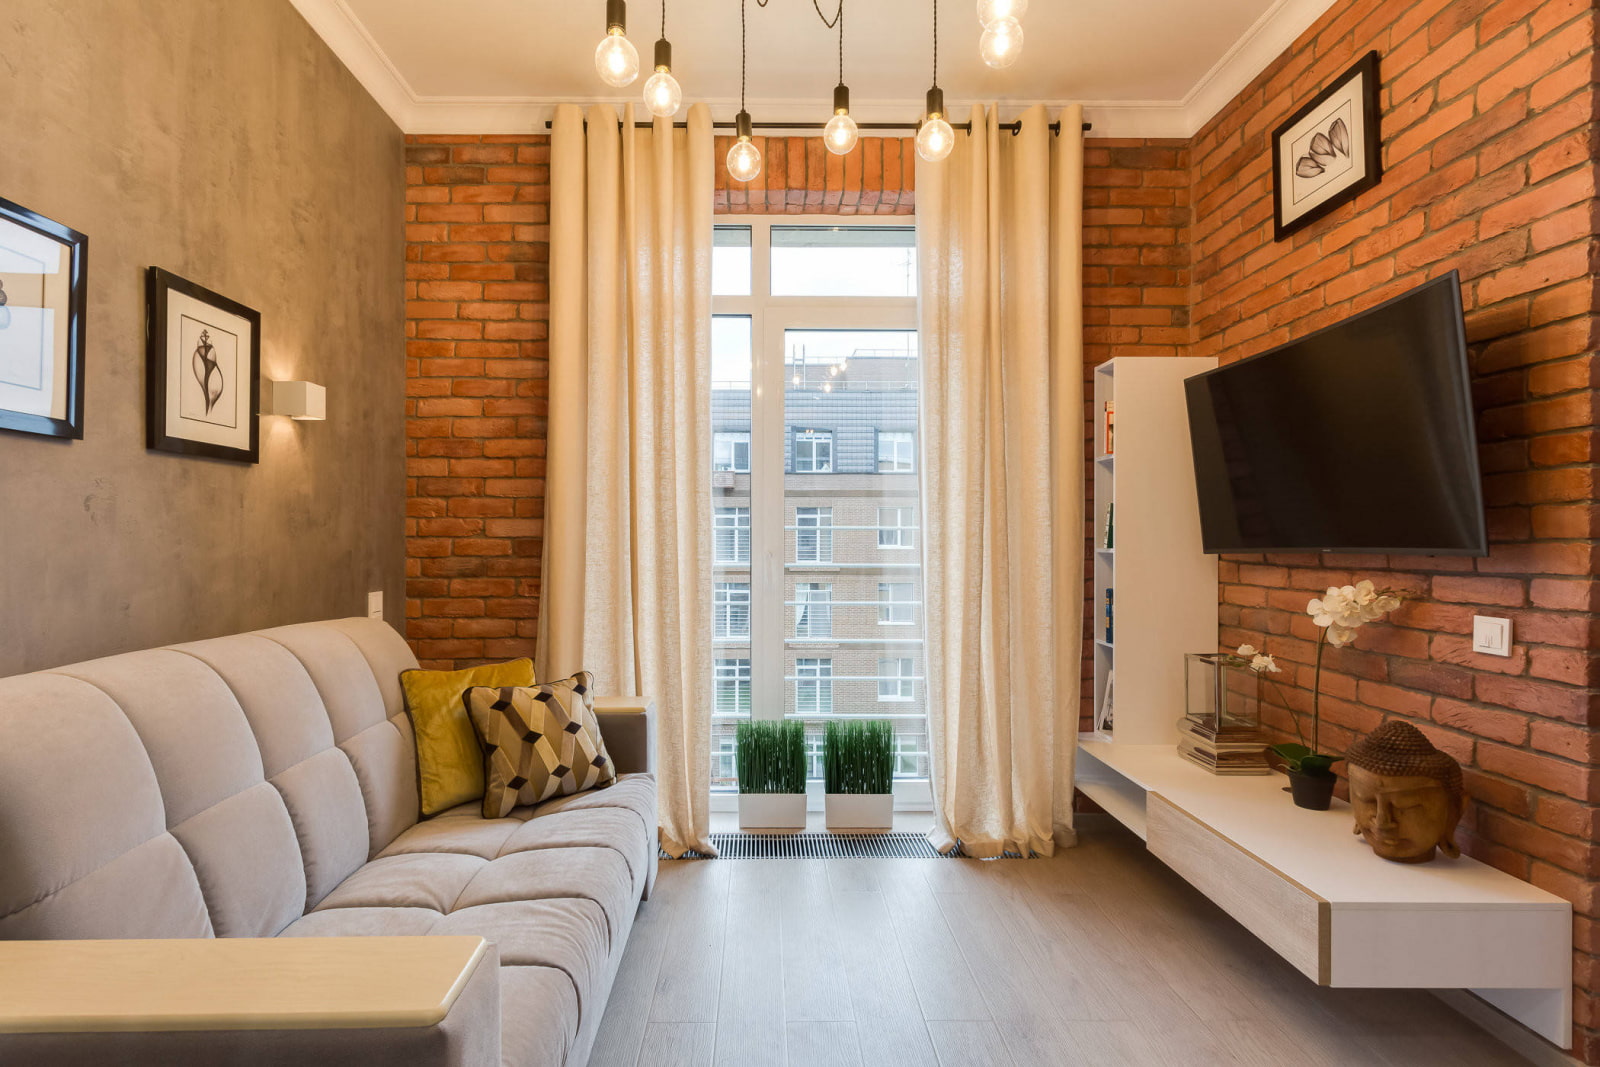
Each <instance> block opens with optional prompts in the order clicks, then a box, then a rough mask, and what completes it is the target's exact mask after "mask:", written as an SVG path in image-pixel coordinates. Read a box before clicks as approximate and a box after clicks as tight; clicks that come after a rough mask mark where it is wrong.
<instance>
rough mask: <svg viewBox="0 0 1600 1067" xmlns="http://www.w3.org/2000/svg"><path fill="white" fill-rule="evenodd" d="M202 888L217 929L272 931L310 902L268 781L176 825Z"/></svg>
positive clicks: (296, 848)
mask: <svg viewBox="0 0 1600 1067" xmlns="http://www.w3.org/2000/svg"><path fill="white" fill-rule="evenodd" d="M172 836H173V837H176V838H177V839H178V843H179V844H181V845H182V846H183V850H184V852H186V853H187V854H188V856H189V862H190V863H192V864H194V872H195V876H196V877H197V878H198V879H199V881H200V889H201V891H202V892H203V893H204V894H205V899H206V906H207V907H208V909H209V910H210V913H211V926H212V929H214V930H215V931H216V934H217V936H218V937H271V936H272V935H273V934H276V933H277V932H278V931H279V930H282V929H283V928H284V927H285V926H288V925H289V924H290V923H291V922H293V921H294V920H296V919H298V918H299V917H300V915H301V913H302V912H304V911H305V908H306V876H305V869H304V868H303V867H302V866H301V860H300V844H299V842H298V841H297V840H296V838H295V831H294V824H293V823H291V822H290V821H289V812H288V811H287V810H286V809H285V808H284V806H283V798H282V797H281V796H279V795H278V791H277V790H276V789H274V788H272V786H270V785H268V784H267V783H266V782H262V783H261V784H259V785H256V786H252V787H251V788H249V789H246V790H245V791H244V792H242V793H236V794H234V795H233V796H231V797H229V798H228V799H227V800H224V801H222V802H221V803H219V804H213V805H212V806H211V807H209V808H207V809H206V810H205V811H202V812H201V813H200V814H199V815H196V816H194V817H193V818H192V819H189V820H187V821H186V822H182V823H180V824H178V825H177V826H174V827H173V828H172Z"/></svg>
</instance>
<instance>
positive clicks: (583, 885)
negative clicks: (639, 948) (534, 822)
mask: <svg viewBox="0 0 1600 1067" xmlns="http://www.w3.org/2000/svg"><path fill="white" fill-rule="evenodd" d="M562 899H570V900H589V901H593V902H594V903H595V904H596V905H598V906H599V908H600V910H601V913H602V914H603V915H604V916H605V919H606V932H607V933H608V934H609V935H611V937H613V938H616V939H617V940H621V937H620V935H621V933H622V931H624V930H626V929H627V927H628V924H629V922H630V921H631V919H632V914H633V909H634V906H635V903H636V902H637V901H638V899H639V895H638V893H636V892H635V891H634V885H633V876H632V874H631V872H630V871H629V870H628V862H627V860H625V859H623V857H622V854H621V853H620V852H618V851H616V850H615V849H612V848H549V849H540V850H538V851H534V852H517V853H513V854H512V855H509V856H501V857H500V858H499V859H493V860H489V861H487V862H486V863H484V865H483V867H482V869H481V870H479V871H478V872H477V873H476V874H475V875H473V877H472V880H471V881H469V882H468V883H467V884H466V886H465V887H464V888H463V889H462V890H461V895H460V896H459V897H457V898H456V901H455V908H454V909H453V910H454V911H461V910H463V909H470V908H475V907H480V906H482V905H485V904H506V903H512V902H515V901H519V900H562ZM608 943H609V942H608Z"/></svg>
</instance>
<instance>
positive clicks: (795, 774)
mask: <svg viewBox="0 0 1600 1067" xmlns="http://www.w3.org/2000/svg"><path fill="white" fill-rule="evenodd" d="M734 741H735V743H736V746H737V747H736V748H735V749H734V762H735V764H736V766H737V768H738V771H739V829H741V830H804V829H805V826H806V724H805V723H803V722H799V721H791V720H784V721H773V720H771V719H747V720H745V721H744V722H741V723H739V724H738V726H737V727H735V729H734Z"/></svg>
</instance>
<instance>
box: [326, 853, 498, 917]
mask: <svg viewBox="0 0 1600 1067" xmlns="http://www.w3.org/2000/svg"><path fill="white" fill-rule="evenodd" d="M491 862H493V861H491V860H486V859H480V858H479V857H477V856H463V855H457V854H452V853H448V852H417V853H412V854H410V855H400V856H385V857H381V858H379V859H375V860H373V861H372V862H371V863H369V864H367V865H366V866H365V867H363V868H361V869H360V870H359V871H357V872H356V873H355V874H352V875H351V876H350V877H349V878H347V879H345V881H344V884H343V885H341V886H339V888H338V889H335V890H334V891H333V892H332V893H329V894H328V895H327V896H326V897H325V898H323V901H322V903H321V904H319V905H317V910H319V911H322V910H325V909H327V908H429V909H431V910H433V911H436V912H439V913H440V914H441V915H442V914H444V913H445V912H447V911H453V910H454V909H455V907H456V901H457V899H458V898H459V897H460V896H461V891H462V890H463V889H465V888H466V887H467V883H468V882H470V881H472V879H473V878H474V877H475V876H476V875H477V874H478V873H479V872H480V871H482V870H483V869H484V868H485V867H486V866H488V865H489V864H490V863H491Z"/></svg>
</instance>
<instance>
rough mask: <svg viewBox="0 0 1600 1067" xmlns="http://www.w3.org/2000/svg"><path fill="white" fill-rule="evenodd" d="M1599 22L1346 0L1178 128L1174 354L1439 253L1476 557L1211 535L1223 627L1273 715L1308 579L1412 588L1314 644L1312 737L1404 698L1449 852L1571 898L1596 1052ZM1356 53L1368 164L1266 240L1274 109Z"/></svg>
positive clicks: (1341, 745)
mask: <svg viewBox="0 0 1600 1067" xmlns="http://www.w3.org/2000/svg"><path fill="white" fill-rule="evenodd" d="M1595 30H1596V26H1595V13H1594V11H1593V10H1592V8H1591V5H1590V4H1588V3H1583V2H1551V3H1543V4H1527V3H1521V2H1518V0H1473V2H1460V0H1457V2H1446V0H1415V2H1411V3H1406V4H1393V3H1385V2H1383V0H1342V2H1340V3H1336V4H1335V5H1334V6H1333V7H1332V8H1331V9H1329V11H1328V12H1327V13H1326V14H1325V15H1324V16H1323V17H1322V18H1321V19H1320V20H1318V22H1317V23H1316V24H1315V25H1314V26H1313V27H1311V29H1309V30H1308V31H1307V32H1306V33H1305V34H1304V35H1302V37H1301V38H1300V39H1299V40H1298V41H1297V42H1296V43H1295V44H1294V46H1293V47H1292V48H1290V49H1289V50H1288V52H1286V53H1285V55H1284V56H1282V57H1280V58H1279V59H1278V60H1277V61H1276V62H1275V63H1273V65H1272V66H1271V67H1269V68H1268V69H1267V70H1266V71H1265V72H1263V73H1262V75H1261V76H1260V77H1258V78H1257V79H1256V80H1255V81H1254V82H1253V83H1252V84H1251V85H1250V86H1249V87H1248V88H1246V89H1245V91H1244V92H1243V93H1241V94H1240V96H1239V97H1238V98H1236V99H1235V100H1234V101H1233V102H1232V103H1231V104H1230V105H1229V106H1228V107H1227V108H1225V109H1224V110H1223V111H1222V112H1221V113H1220V114H1219V115H1217V116H1216V117H1215V118H1214V119H1213V120H1212V121H1211V122H1210V123H1209V124H1207V126H1206V127H1205V128H1204V129H1203V130H1201V131H1200V133H1199V134H1198V135H1197V136H1196V137H1195V138H1194V139H1193V142H1192V143H1191V144H1190V145H1189V146H1188V152H1189V156H1188V166H1189V193H1190V196H1191V197H1192V206H1193V211H1194V216H1193V221H1192V223H1191V224H1190V232H1189V235H1188V244H1189V269H1190V270H1191V271H1192V277H1191V279H1190V294H1191V295H1190V324H1191V325H1190V329H1191V334H1192V335H1191V339H1190V342H1189V346H1188V349H1187V350H1188V351H1189V352H1191V353H1193V354H1196V355H1207V356H1215V357H1217V358H1219V359H1220V360H1222V361H1223V362H1224V363H1226V362H1231V361H1233V360H1236V359H1240V358H1243V357H1245V356H1249V355H1252V354H1254V353H1256V352H1259V351H1262V350H1263V349H1266V348H1268V347H1271V346H1272V345H1275V344H1278V343H1281V342H1284V341H1287V340H1289V339H1290V338H1293V337H1297V336H1301V335H1303V334H1305V333H1307V332H1309V331H1311V330H1314V329H1316V328H1318V327H1320V326H1325V325H1327V324H1328V323H1331V322H1334V321H1336V320H1338V319H1341V318H1344V317H1345V316H1348V315H1350V314H1353V313H1354V312H1357V311H1360V310H1362V309H1364V308H1367V307H1370V306H1372V305H1374V304H1376V303H1378V302H1380V301H1382V300H1384V299H1386V298H1388V297H1390V296H1393V295H1395V294H1397V293H1399V292H1401V291H1403V290H1405V289H1407V288H1410V287H1412V286H1414V285H1417V284H1419V283H1421V282H1422V281H1424V280H1426V279H1428V278H1432V277H1437V276H1438V275H1440V274H1442V273H1444V272H1445V271H1447V270H1450V269H1451V268H1455V269H1457V270H1459V271H1460V272H1461V277H1462V282H1463V294H1462V295H1463V298H1464V301H1465V306H1466V310H1467V328H1468V337H1469V343H1470V345H1471V354H1472V371H1473V386H1474V395H1475V400H1476V407H1477V412H1478V427H1479V454H1480V458H1481V460H1482V463H1483V467H1484V490H1485V494H1486V497H1487V504H1488V509H1489V510H1488V514H1489V528H1490V539H1491V542H1492V551H1491V553H1490V555H1489V556H1488V557H1487V558H1485V559H1479V560H1468V559H1458V558H1433V559H1430V558H1416V557H1413V558H1406V557H1397V556H1318V555H1273V556H1267V557H1260V556H1232V557H1224V559H1223V561H1222V564H1221V577H1222V582H1223V586H1222V596H1221V598H1220V600H1221V604H1220V607H1219V609H1218V610H1219V615H1220V619H1221V624H1222V633H1221V637H1222V643H1223V644H1224V645H1226V646H1231V645H1235V644H1238V643H1241V642H1245V641H1248V642H1251V643H1253V644H1257V645H1262V644H1264V645H1265V646H1266V647H1268V648H1269V649H1270V650H1272V651H1274V652H1275V653H1276V654H1277V656H1278V659H1279V662H1280V664H1281V665H1282V666H1283V667H1284V671H1285V673H1284V674H1283V675H1281V676H1279V677H1280V678H1281V679H1282V685H1281V686H1272V685H1269V686H1267V687H1265V689H1264V695H1265V696H1267V697H1268V699H1269V701H1270V703H1271V704H1272V705H1273V707H1271V708H1269V710H1268V712H1267V714H1268V716H1269V721H1270V724H1271V725H1272V726H1273V727H1274V728H1276V729H1277V730H1278V731H1279V732H1287V731H1288V730H1289V728H1290V718H1289V716H1290V715H1291V714H1301V715H1303V714H1304V713H1305V712H1306V711H1308V710H1309V707H1310V699H1311V690H1310V686H1311V676H1312V670H1311V664H1312V659H1313V652H1314V648H1315V645H1314V641H1315V638H1316V634H1317V631H1316V628H1315V627H1314V626H1312V625H1311V621H1310V619H1309V618H1308V617H1307V616H1306V615H1305V614H1304V609H1305V604H1306V601H1307V600H1308V599H1309V598H1310V597H1312V596H1314V595H1316V594H1317V593H1319V592H1320V591H1321V590H1323V589H1325V588H1326V587H1327V586H1329V585H1332V584H1344V583H1346V582H1349V581H1350V580H1352V579H1353V578H1359V577H1369V578H1372V579H1373V580H1374V581H1376V582H1377V583H1378V584H1380V585H1388V586H1393V587H1396V588H1400V589H1404V590H1406V591H1408V592H1409V593H1411V594H1412V595H1413V596H1414V598H1415V599H1414V600H1412V601H1411V602H1410V603H1408V604H1406V605H1405V606H1404V607H1402V608H1401V610H1400V611H1399V612H1397V613H1396V614H1395V615H1394V616H1393V617H1392V619H1391V621H1390V622H1389V623H1387V624H1383V625H1375V626H1370V627H1368V628H1366V629H1364V630H1363V631H1362V632H1361V635H1360V637H1359V638H1358V640H1357V642H1356V645H1355V647H1353V648H1350V649H1344V650H1337V651H1330V652H1329V654H1328V658H1327V665H1326V668H1325V671H1324V677H1323V692H1324V696H1323V704H1322V707H1323V745H1324V747H1325V748H1327V749H1329V750H1331V751H1343V750H1344V749H1345V748H1346V747H1347V746H1348V745H1349V743H1350V742H1351V741H1352V740H1353V739H1354V737H1355V736H1356V735H1357V734H1358V733H1362V732H1365V731H1367V730H1370V729H1372V728H1373V727H1375V726H1376V725H1377V724H1378V723H1379V722H1380V721H1382V720H1383V719H1385V718H1389V717H1398V718H1404V719H1407V720H1410V721H1412V722H1414V723H1416V725H1417V726H1419V727H1420V728H1421V729H1422V730H1423V731H1424V732H1425V733H1427V734H1428V735H1429V737H1431V738H1432V739H1433V740H1434V742H1435V743H1436V744H1438V745H1439V746H1440V747H1441V748H1443V749H1445V750H1446V751H1448V752H1449V753H1451V754H1452V755H1453V756H1455V757H1456V758H1457V759H1459V760H1460V761H1461V762H1462V764H1463V766H1464V767H1465V768H1466V778H1467V788H1468V792H1469V793H1470V794H1471V796H1472V798H1473V800H1472V803H1471V804H1470V805H1469V807H1468V812H1467V817H1466V820H1465V822H1464V823H1463V834H1462V837H1463V847H1464V848H1465V849H1466V851H1468V852H1469V853H1470V854H1472V855H1474V856H1476V857H1477V858H1479V859H1481V860H1484V861H1485V862H1487V863H1490V864H1493V865H1494V866H1496V867H1499V868H1501V869H1502V870H1505V871H1508V872H1510V873H1511V874H1514V875H1516V876H1517V877H1519V878H1523V879H1526V880H1529V881H1532V882H1534V883H1536V884H1539V885H1542V886H1544V887H1545V888H1547V889H1549V890H1551V891H1552V892H1555V893H1557V894H1559V895H1561V896H1563V897H1566V898H1567V899H1569V900H1571V901H1572V902H1573V905H1574V908H1575V910H1576V912H1577V919H1576V922H1577V930H1576V933H1577V935H1578V936H1577V944H1578V946H1579V949H1578V952H1577V955H1576V958H1575V960H1574V976H1575V982H1576V992H1577V998H1578V999H1577V1006H1576V1018H1577V1032H1576V1041H1577V1046H1578V1050H1579V1052H1580V1054H1581V1055H1582V1056H1583V1057H1584V1058H1585V1060H1586V1062H1589V1063H1595V1062H1597V1061H1600V1030H1597V1027H1600V998H1597V996H1596V986H1595V982H1596V980H1597V978H1600V968H1597V959H1596V957H1595V955H1594V954H1593V953H1594V950H1595V948H1596V944H1595V935H1594V922H1595V919H1596V917H1597V914H1600V913H1597V908H1600V899H1597V895H1596V886H1597V884H1600V883H1597V881H1596V879H1597V878H1600V837H1597V833H1596V831H1597V826H1600V809H1597V806H1596V802H1597V801H1600V775H1597V773H1596V757H1597V744H1596V737H1597V735H1596V731H1595V727H1596V725H1597V722H1596V707H1597V703H1596V699H1595V697H1596V690H1595V688H1594V687H1595V685H1596V682H1597V680H1600V678H1597V674H1600V672H1597V660H1596V655H1595V651H1594V649H1595V638H1596V630H1597V623H1600V619H1597V617H1596V615H1595V614H1594V610H1595V604H1596V593H1597V591H1596V580H1595V574H1596V568H1595V563H1596V558H1595V542H1594V537H1595V531H1596V526H1597V521H1596V520H1597V518H1600V507H1597V506H1596V494H1595V486H1594V466H1593V463H1594V460H1595V457H1596V454H1597V449H1600V435H1597V433H1596V430H1595V426H1594V422H1595V420H1594V404H1595V393H1594V391H1593V387H1594V384H1595V375H1596V360H1595V346H1596V341H1595V324H1596V317H1595V312H1596V310H1597V309H1596V302H1595V275H1594V270H1595V241H1594V237H1593V234H1594V232H1595V222H1596V199H1595V165H1594V162H1593V160H1594V157H1595V147H1596V132H1595V131H1596V128H1595V114H1596V97H1595V90H1594V86H1593V84H1592V81H1593V73H1594V66H1595V54H1594V42H1595ZM1369 49H1376V50H1377V51H1378V52H1379V54H1380V56H1381V69H1382V81H1383V96H1382V103H1383V138H1384V176H1383V180H1382V182H1381V183H1380V184H1379V185H1378V186H1377V187H1376V188H1374V189H1372V190H1369V191H1368V192H1366V193H1364V194H1362V195H1361V196H1360V197H1358V198H1357V199H1356V200H1354V201H1353V202H1351V203H1349V204H1346V205H1344V206H1342V207H1340V208H1338V209H1337V210H1336V211H1334V212H1333V213H1332V214H1330V215H1329V216H1327V217H1326V218H1323V219H1321V220H1319V221H1317V222H1316V223H1313V224H1312V225H1310V226H1309V227H1307V228H1305V229H1303V230H1301V231H1299V232H1298V233H1296V234H1294V235H1293V236H1292V237H1290V238H1289V239H1287V240H1285V241H1282V242H1274V240H1273V227H1272V176H1271V173H1270V169H1271V162H1270V161H1271V143H1270V137H1271V132H1272V130H1273V129H1274V128H1275V127H1276V126H1277V125H1278V124H1279V123H1280V122H1282V121H1283V120H1284V119H1285V118H1286V117H1287V116H1288V115H1289V114H1290V113H1291V112H1292V111H1293V110H1294V109H1295V107H1296V106H1297V104H1299V103H1301V102H1303V101H1304V100H1306V99H1308V98H1309V97H1310V96H1312V95H1313V94H1315V92H1316V91H1317V90H1318V88H1320V87H1321V86H1323V85H1325V84H1327V83H1328V82H1329V81H1330V80H1331V79H1332V78H1334V77H1336V76H1337V75H1338V74H1339V73H1341V72H1342V71H1343V70H1344V69H1345V68H1347V67H1348V66H1349V65H1350V64H1351V63H1353V62H1354V61H1355V60H1356V59H1357V58H1359V57H1360V56H1361V55H1362V54H1364V53H1365V52H1367V51H1368V50H1369ZM1163 179H1164V173H1163ZM1113 232H1114V231H1113ZM1121 336H1125V335H1119V337H1121ZM1130 340H1131V339H1130ZM1137 340H1138V342H1140V343H1141V344H1142V342H1143V340H1144V339H1143V338H1142V337H1141V338H1139V339H1137ZM1126 352H1127V350H1126V349H1123V348H1122V347H1120V346H1118V347H1117V349H1116V354H1118V355H1122V354H1126ZM1474 614H1487V615H1497V616H1509V617H1510V618H1511V619H1512V620H1513V625H1514V628H1515V634H1514V638H1515V642H1516V645H1515V650H1514V654H1513V655H1512V656H1511V657H1509V658H1501V657H1496V656H1484V655H1477V654H1474V653H1473V652H1472V651H1471V638H1470V634H1471V626H1472V616H1473V615H1474Z"/></svg>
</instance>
